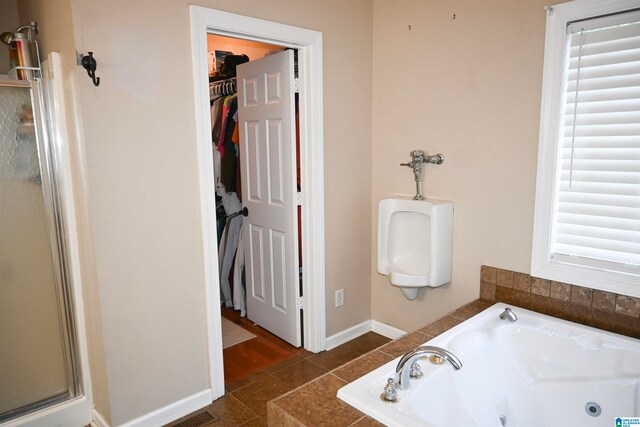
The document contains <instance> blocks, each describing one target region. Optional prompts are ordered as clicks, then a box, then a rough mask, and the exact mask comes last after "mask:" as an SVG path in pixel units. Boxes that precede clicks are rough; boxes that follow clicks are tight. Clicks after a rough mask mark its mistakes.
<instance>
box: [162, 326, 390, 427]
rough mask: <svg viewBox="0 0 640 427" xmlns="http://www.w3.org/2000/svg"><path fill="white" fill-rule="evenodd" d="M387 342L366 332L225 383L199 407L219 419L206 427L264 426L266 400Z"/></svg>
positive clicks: (352, 373)
mask: <svg viewBox="0 0 640 427" xmlns="http://www.w3.org/2000/svg"><path fill="white" fill-rule="evenodd" d="M389 341H390V340H389V339H388V338H385V337H383V336H381V335H378V334H376V333H374V332H369V333H367V334H365V335H362V336H361V337H358V338H356V339H354V340H352V341H349V342H348V343H346V344H343V345H341V346H339V347H336V348H334V349H332V350H330V351H324V352H322V353H317V354H313V353H310V352H308V351H304V352H302V353H298V354H295V355H293V356H291V357H290V358H288V359H286V360H284V361H282V362H279V363H276V364H274V365H272V366H269V367H267V368H266V369H264V370H263V371H260V372H258V373H256V374H253V375H251V376H249V377H246V378H243V379H241V380H239V381H236V382H234V383H232V384H228V385H227V386H226V391H227V394H225V395H224V396H223V397H221V398H220V399H218V400H216V401H215V402H213V403H212V404H211V405H209V406H208V407H206V408H203V409H201V410H200V411H202V410H208V411H209V412H212V413H214V414H215V415H216V416H218V417H219V418H220V419H219V420H217V421H214V422H212V423H209V424H206V426H207V427H208V426H212V427H213V426H217V427H218V426H225V427H226V426H266V425H267V402H269V401H270V400H272V399H274V398H276V397H278V396H280V395H282V394H284V393H287V392H289V391H291V390H293V389H295V388H297V387H299V386H301V385H303V384H305V383H307V382H309V381H311V380H313V379H315V378H318V377H320V376H322V375H324V374H326V373H327V372H329V371H331V370H333V369H335V368H337V367H339V366H342V365H344V364H346V363H348V362H349V361H351V360H353V359H355V358H357V357H360V356H362V355H363V354H365V353H368V352H370V351H371V350H374V349H376V348H378V347H380V346H382V345H384V344H386V343H388V342H389ZM352 375H357V372H350V371H348V372H345V376H348V377H351V376H352ZM200 411H198V412H200ZM191 415H193V414H191ZM191 415H188V416H187V417H185V418H183V419H181V420H178V421H176V422H175V423H172V424H170V426H173V425H175V424H177V423H179V422H180V421H182V420H184V419H186V418H189V417H190V416H191Z"/></svg>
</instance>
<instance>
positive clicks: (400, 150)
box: [372, 0, 549, 330]
mask: <svg viewBox="0 0 640 427" xmlns="http://www.w3.org/2000/svg"><path fill="white" fill-rule="evenodd" d="M548 3H549V2H548V1H546V0H527V1H514V0H483V1H477V0H460V1H446V2H445V1H439V0H429V1H425V0H394V1H390V0H374V82H373V87H374V91H373V106H374V110H373V111H374V114H373V117H374V120H373V123H374V125H373V135H374V140H373V175H372V177H373V179H372V181H373V192H372V194H373V200H372V203H373V206H374V209H373V211H372V219H373V220H374V226H375V220H376V218H377V203H378V202H379V201H380V200H381V199H384V198H390V197H395V196H396V195H397V194H402V195H405V196H412V195H413V190H414V182H413V176H412V173H411V171H410V170H409V169H408V168H406V167H400V166H398V164H399V163H400V162H406V161H408V160H409V159H410V157H409V152H410V151H411V150H413V149H423V150H426V151H427V152H428V153H431V154H435V153H437V152H442V153H443V154H444V156H445V159H446V160H445V162H444V164H443V165H441V166H434V165H429V166H427V168H426V173H425V174H424V182H423V194H425V195H426V196H428V197H434V198H442V199H447V200H452V201H453V202H454V203H455V213H454V238H453V280H452V283H451V284H449V285H446V286H443V287H441V288H436V289H427V290H426V291H421V294H420V296H419V298H418V300H417V301H413V302H410V301H408V300H406V299H405V298H404V297H403V296H402V293H401V292H400V290H398V289H396V288H394V287H392V286H391V285H390V284H389V282H388V280H387V278H386V277H385V276H381V275H378V274H377V273H376V272H375V271H376V270H375V269H376V260H375V256H376V245H377V241H376V238H377V237H376V236H377V234H376V230H375V228H372V231H373V235H374V241H373V246H372V271H373V274H374V276H373V277H374V278H373V280H372V317H373V318H374V319H376V320H378V321H381V322H385V323H389V324H391V325H393V326H396V327H399V328H402V329H405V330H411V329H415V328H417V327H420V326H421V325H424V324H425V323H427V322H428V321H430V320H432V319H434V318H436V317H438V316H441V315H443V314H445V313H447V312H449V311H451V310H452V309H454V308H455V307H457V306H459V305H460V304H462V303H465V302H468V301H470V300H472V299H474V298H477V297H478V294H479V275H480V265H482V264H487V265H493V266H498V267H503V268H508V269H510V270H516V271H522V272H528V271H529V263H530V257H531V233H532V228H533V203H534V192H535V175H536V162H537V149H538V128H539V117H540V113H539V111H540V91H541V86H542V62H543V49H544V31H545V13H544V11H543V6H544V5H545V4H548ZM454 15H455V19H454ZM409 26H411V29H409Z"/></svg>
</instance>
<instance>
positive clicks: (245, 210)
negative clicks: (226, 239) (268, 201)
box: [225, 207, 249, 222]
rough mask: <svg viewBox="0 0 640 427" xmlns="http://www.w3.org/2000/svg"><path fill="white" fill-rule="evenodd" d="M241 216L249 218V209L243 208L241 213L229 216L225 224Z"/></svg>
mask: <svg viewBox="0 0 640 427" xmlns="http://www.w3.org/2000/svg"><path fill="white" fill-rule="evenodd" d="M239 215H242V216H249V209H247V208H246V207H245V208H242V209H241V210H239V211H238V212H236V213H232V214H231V215H227V219H226V221H225V222H229V220H231V219H233V218H235V217H237V216H239Z"/></svg>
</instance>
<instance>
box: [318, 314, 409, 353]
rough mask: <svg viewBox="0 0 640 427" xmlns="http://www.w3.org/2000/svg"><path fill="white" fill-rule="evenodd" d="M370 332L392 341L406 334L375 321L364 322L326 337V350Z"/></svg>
mask: <svg viewBox="0 0 640 427" xmlns="http://www.w3.org/2000/svg"><path fill="white" fill-rule="evenodd" d="M370 331H373V332H375V333H377V334H380V335H382V336H385V337H387V338H391V339H392V340H394V339H396V338H400V337H401V336H403V335H404V334H406V332H405V331H403V330H401V329H398V328H394V327H393V326H389V325H386V324H384V323H382V322H378V321H377V320H365V321H364V322H362V323H358V324H357V325H355V326H352V327H350V328H347V329H345V330H344V331H340V332H338V333H337V334H333V335H331V336H330V337H327V340H326V347H327V348H326V349H327V350H331V349H334V348H336V347H338V346H339V345H342V344H344V343H346V342H348V341H351V340H352V339H355V338H358V337H359V336H361V335H364V334H366V333H367V332H370Z"/></svg>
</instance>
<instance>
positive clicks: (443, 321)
mask: <svg viewBox="0 0 640 427" xmlns="http://www.w3.org/2000/svg"><path fill="white" fill-rule="evenodd" d="M491 305H493V303H492V302H489V301H482V300H476V301H473V302H472V303H470V304H467V305H465V306H463V307H461V308H459V309H457V310H455V311H453V312H452V313H450V314H448V315H446V316H444V317H442V318H440V319H438V320H436V321H434V322H433V323H430V324H428V325H427V326H425V327H423V328H421V329H418V330H417V331H415V332H412V333H409V334H406V335H404V336H402V337H400V338H398V339H396V340H394V341H391V342H390V343H388V344H385V345H383V346H381V347H378V348H377V349H375V350H372V351H370V352H368V353H366V354H364V355H362V356H360V357H358V358H357V359H354V360H352V361H351V362H348V363H346V364H344V365H342V366H340V367H337V368H336V369H333V370H332V371H330V372H329V373H327V374H325V375H322V376H321V377H319V378H317V379H315V380H313V381H311V382H310V383H307V384H304V385H303V386H301V387H299V388H297V389H295V390H292V391H290V392H288V393H287V394H285V395H283V396H280V397H278V398H276V399H274V400H272V401H271V402H269V403H268V405H267V421H268V424H269V426H286V427H294V426H295V427H302V426H332V427H348V426H353V427H367V426H382V424H381V423H379V422H377V421H376V420H374V419H372V418H370V417H368V416H366V415H365V414H364V413H362V412H360V411H359V410H357V409H355V408H353V407H352V406H350V405H348V404H346V403H345V402H343V401H342V400H340V399H338V398H337V397H336V393H337V392H338V389H340V388H341V387H343V386H345V385H346V384H348V383H350V382H352V381H354V380H356V379H358V378H359V377H361V376H362V375H364V374H366V373H368V372H370V371H372V370H374V369H376V368H378V367H380V366H382V365H384V364H385V363H387V362H389V361H390V360H393V359H395V358H396V357H398V356H400V355H402V354H404V353H406V352H407V351H409V350H412V349H414V348H416V347H417V346H418V345H420V344H423V343H424V342H426V341H428V340H430V339H431V338H433V337H435V336H437V335H440V334H441V333H443V332H445V331H447V330H449V329H450V328H452V327H454V326H455V325H457V324H459V323H462V322H463V321H465V320H467V319H468V318H470V317H473V316H475V315H476V314H478V313H480V312H481V311H483V310H484V309H486V308H488V307H490V306H491Z"/></svg>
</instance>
